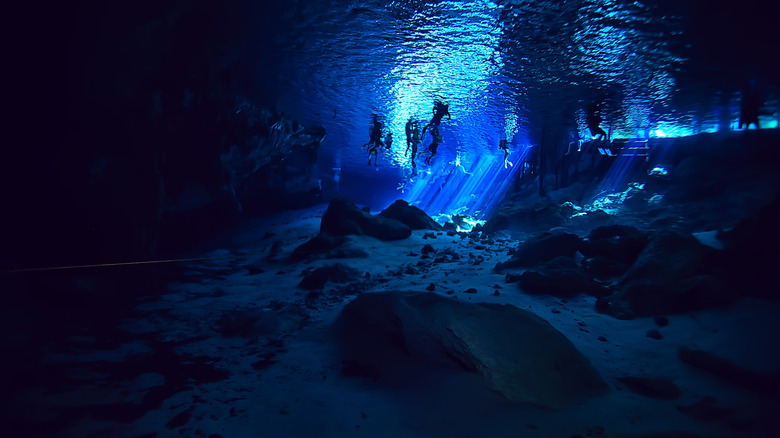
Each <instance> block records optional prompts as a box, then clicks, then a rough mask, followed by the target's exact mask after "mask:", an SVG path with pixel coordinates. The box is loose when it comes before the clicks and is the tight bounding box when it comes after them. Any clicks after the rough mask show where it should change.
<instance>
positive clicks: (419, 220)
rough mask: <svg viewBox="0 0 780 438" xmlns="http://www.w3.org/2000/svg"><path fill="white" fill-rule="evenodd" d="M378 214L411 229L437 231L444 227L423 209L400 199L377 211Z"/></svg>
mask: <svg viewBox="0 0 780 438" xmlns="http://www.w3.org/2000/svg"><path fill="white" fill-rule="evenodd" d="M379 216H382V217H387V218H391V219H395V220H397V221H400V222H403V223H404V224H406V226H408V227H409V228H411V229H413V230H435V231H439V230H443V229H444V228H443V227H442V226H441V225H439V224H437V223H436V221H434V220H433V219H431V217H430V216H428V215H427V214H425V212H424V211H422V210H420V209H419V208H417V207H415V206H413V205H409V203H407V202H406V201H404V200H402V199H399V200H397V201H395V202H393V203H392V204H390V206H389V207H387V208H386V209H384V210H382V212H381V213H379Z"/></svg>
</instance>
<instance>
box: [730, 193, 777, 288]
mask: <svg viewBox="0 0 780 438" xmlns="http://www.w3.org/2000/svg"><path fill="white" fill-rule="evenodd" d="M779 215H780V197H776V198H775V199H774V200H773V201H772V202H771V203H769V204H768V205H766V206H764V207H763V208H761V210H759V212H758V213H757V214H755V215H754V216H751V217H748V218H746V219H744V220H742V221H740V222H739V223H738V224H737V226H736V227H734V229H733V230H731V231H730V232H727V233H723V235H722V237H723V239H724V241H725V244H726V245H725V246H726V250H725V252H724V257H723V261H722V263H721V266H722V269H723V272H724V274H725V275H724V277H725V278H726V279H727V281H728V282H729V283H730V284H732V285H733V286H734V287H735V289H737V290H738V291H739V293H740V294H741V295H746V296H753V297H761V298H769V299H773V300H778V299H780V292H778V288H777V287H767V285H769V284H774V283H775V282H776V269H777V257H775V256H771V254H776V253H777V249H778V248H780V231H779V230H778V227H777V218H778V217H779Z"/></svg>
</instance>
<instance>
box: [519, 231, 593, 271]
mask: <svg viewBox="0 0 780 438" xmlns="http://www.w3.org/2000/svg"><path fill="white" fill-rule="evenodd" d="M581 244H582V242H581V240H580V238H579V237H578V236H576V235H574V234H570V233H561V232H557V233H549V232H548V233H542V234H540V235H537V236H534V237H532V238H531V239H529V240H527V241H526V242H523V243H522V244H520V246H518V248H517V252H516V253H515V254H514V255H513V256H512V258H511V259H509V260H507V261H506V262H504V268H514V267H527V266H534V265H536V264H538V263H542V262H547V261H550V260H552V259H554V258H556V257H560V256H566V257H574V253H576V252H577V250H578V249H579V247H580V246H581Z"/></svg>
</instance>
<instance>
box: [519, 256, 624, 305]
mask: <svg viewBox="0 0 780 438" xmlns="http://www.w3.org/2000/svg"><path fill="white" fill-rule="evenodd" d="M518 281H519V284H520V287H521V288H522V289H523V291H524V292H526V293H529V294H546V295H553V296H556V297H561V298H565V297H571V296H574V295H577V294H580V293H586V294H588V295H592V296H594V297H603V296H607V295H609V294H610V293H611V291H610V290H609V289H608V288H607V287H604V286H602V285H600V284H599V283H597V282H595V281H593V280H592V279H591V278H590V277H589V276H588V275H587V274H586V273H585V271H584V270H583V269H582V267H580V266H578V265H577V263H576V262H575V261H574V258H573V257H556V258H554V259H552V260H550V261H549V262H546V263H542V264H539V265H537V266H536V267H534V268H532V269H529V270H527V271H525V272H523V273H522V275H520V277H519V279H518Z"/></svg>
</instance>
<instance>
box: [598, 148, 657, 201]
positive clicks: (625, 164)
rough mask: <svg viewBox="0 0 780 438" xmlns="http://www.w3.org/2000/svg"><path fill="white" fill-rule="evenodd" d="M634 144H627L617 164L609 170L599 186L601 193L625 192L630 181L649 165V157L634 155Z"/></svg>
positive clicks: (616, 160)
mask: <svg viewBox="0 0 780 438" xmlns="http://www.w3.org/2000/svg"><path fill="white" fill-rule="evenodd" d="M633 145H634V142H630V141H629V142H627V143H626V144H625V146H624V147H623V149H621V150H620V154H619V155H618V156H617V157H616V158H614V160H615V162H614V163H612V166H611V167H610V168H609V171H608V172H607V174H606V175H605V176H604V179H603V180H602V181H601V183H600V184H599V193H612V192H616V191H620V190H623V188H624V187H626V185H627V184H628V182H629V179H630V178H631V177H632V176H634V174H635V173H636V172H637V171H638V170H639V169H641V168H642V167H643V166H644V165H645V164H646V163H647V157H646V156H643V155H635V154H634V153H632V151H633V149H632V148H633V147H634V146H633Z"/></svg>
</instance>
